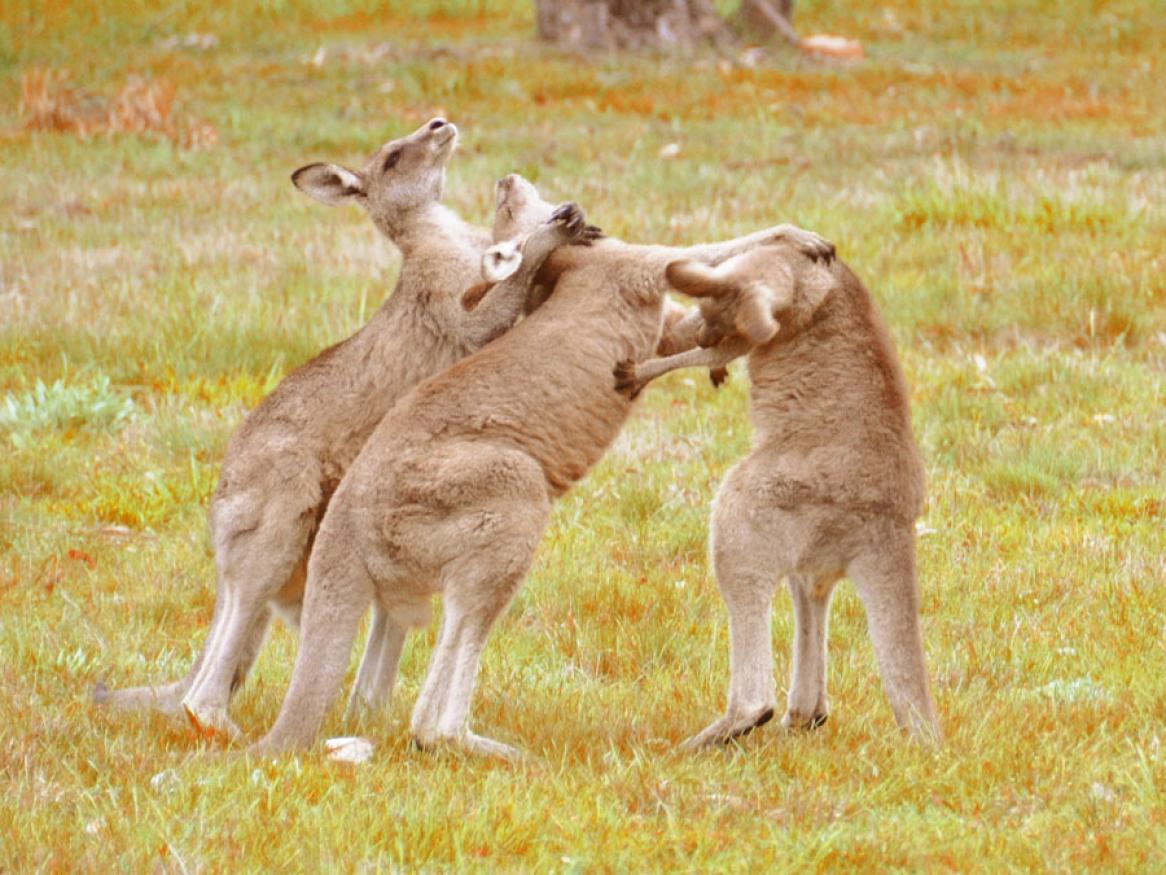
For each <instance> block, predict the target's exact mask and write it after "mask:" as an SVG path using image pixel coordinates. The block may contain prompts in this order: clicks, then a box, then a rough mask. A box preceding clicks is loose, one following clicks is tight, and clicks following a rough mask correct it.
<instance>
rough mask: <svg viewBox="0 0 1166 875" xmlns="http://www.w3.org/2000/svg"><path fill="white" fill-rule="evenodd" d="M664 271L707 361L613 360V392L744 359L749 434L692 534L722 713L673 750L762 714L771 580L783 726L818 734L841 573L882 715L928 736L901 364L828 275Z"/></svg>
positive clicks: (760, 258)
mask: <svg viewBox="0 0 1166 875" xmlns="http://www.w3.org/2000/svg"><path fill="white" fill-rule="evenodd" d="M666 273H667V277H668V280H669V282H671V283H672V285H673V286H674V287H675V288H676V289H678V290H679V291H681V292H683V293H684V294H686V295H690V296H693V297H696V298H698V299H699V300H700V310H701V313H702V317H703V320H704V325H703V326H702V327H701V330H700V342H701V343H702V344H703V345H705V346H710V345H711V348H709V349H694V350H690V351H687V352H683V353H680V354H678V355H674V356H670V357H667V358H662V359H652V360H650V361H647V362H644V363H642V364H639V365H636V364H633V362H632V360H625V361H623V362H621V363H620V364H619V365H618V366H617V368H616V381H617V388H619V389H620V390H621V391H623V392H625V393H626V394H627V395H628V396H629V397H634V396H635V395H636V394H637V393H638V392H639V391H640V390H641V389H642V388H643V387H644V386H645V385H646V384H647V383H648V382H649V381H650V380H652V379H655V378H656V377H658V376H660V375H661V374H664V373H667V372H668V371H670V370H674V369H676V368H684V367H694V366H699V367H720V366H724V365H726V364H728V363H729V362H730V361H732V360H733V359H735V358H737V357H738V356H741V355H746V354H748V356H749V358H748V362H749V375H750V378H751V380H752V390H751V396H750V399H751V406H752V418H753V426H754V439H753V450H752V451H751V452H750V454H749V455H748V456H746V457H745V459H743V460H742V461H741V462H739V463H737V465H735V466H734V467H733V468H732V469H731V470H730V471H729V473H728V474H727V475H726V477H725V479H724V482H723V483H722V484H721V487H720V488H719V489H718V490H717V494H716V498H715V499H714V500H713V512H712V523H711V526H710V544H711V553H712V558H713V565H714V569H715V572H716V578H717V585H718V587H719V588H720V590H721V594H722V596H723V597H724V600H725V604H726V605H727V607H728V610H729V629H730V642H731V660H730V665H731V680H730V684H729V704H728V709H727V711H726V713H725V715H724V716H723V717H722V718H720V719H719V720H717V721H716V722H714V723H713V724H712V725H710V726H709V727H707V728H706V729H705V730H703V731H702V732H700V733H699V734H697V735H695V736H693V737H692V738H690V739H689V740H688V741H686V742H685V745H686V746H687V747H688V748H690V749H696V748H703V747H707V746H711V745H716V744H721V743H724V742H726V741H728V740H730V739H733V738H736V737H738V736H741V735H744V734H745V733H747V732H749V731H750V730H752V729H753V728H755V727H757V726H760V725H762V724H764V723H766V722H767V721H769V720H770V719H771V718H772V717H773V714H774V710H775V703H776V696H775V690H774V680H773V657H772V652H771V636H770V613H771V609H772V601H773V595H774V589H775V587H776V585H777V583H778V581H779V580H780V579H781V578H782V577H785V578H786V581H787V585H788V587H789V591H790V594H791V595H792V596H793V603H794V621H795V632H794V653H793V679H792V683H791V686H790V692H789V703H788V709H787V711H786V714H785V718H784V721H783V722H784V724H785V725H786V726H787V727H789V728H795V729H797V728H813V727H817V726H820V725H821V724H822V723H823V722H825V720H826V717H827V714H828V712H829V700H828V698H827V695H826V631H827V623H828V619H829V612H830V596H831V594H832V592H833V590H834V586H835V584H836V583H837V582H838V581H839V579H841V578H842V577H843V576H849V577H851V578H852V579H853V580H854V582H855V584H856V585H857V587H858V592H859V595H860V597H861V598H862V601H863V605H864V607H865V609H866V614H867V625H868V628H869V631H870V636H871V639H872V641H873V643H874V649H875V655H876V657H877V660H878V664H879V669H880V672H881V674H882V677H883V684H884V686H885V688H886V690H887V694H888V696H889V698H890V700H891V707H892V709H893V710H894V713H895V718H896V720H897V721H898V723H899V725H900V726H902V727H905V728H907V729H908V730H909V731H910V732H911V733H912V734H913V735H914V736H915V737H917V738H920V739H933V740H935V741H938V740H939V737H940V732H939V726H938V723H937V721H936V716H935V705H934V703H933V702H932V698H931V691H930V688H929V684H928V678H927V670H926V667H925V665H924V657H923V641H922V636H921V634H920V629H919V591H918V584H917V582H916V574H915V525H914V521H915V518H916V517H917V516H918V515H919V512H920V510H921V508H922V504H923V495H924V484H923V465H922V462H921V460H920V457H919V452H918V450H917V449H916V446H915V440H914V437H913V436H912V434H911V411H910V407H909V403H908V391H907V386H906V382H905V381H904V379H903V373H902V369H901V368H900V366H899V361H898V358H897V357H896V355H895V350H894V346H893V344H892V342H891V339H890V335H889V334H888V332H887V329H886V327H885V325H884V324H883V321H882V318H881V316H880V315H879V313H878V310H877V308H876V307H875V304H874V302H873V300H872V299H871V296H870V294H869V292H867V290H866V288H865V287H864V286H863V284H862V283H861V282H860V281H859V279H858V278H857V277H856V276H855V275H854V274H853V273H852V272H851V271H850V269H849V268H848V267H846V266H845V265H844V264H842V263H841V262H835V263H833V265H829V266H826V265H822V264H815V263H813V262H811V261H810V260H809V259H806V258H801V257H799V256H798V254H797V253H796V252H795V251H793V250H792V249H791V248H790V247H788V246H784V245H782V246H767V247H763V248H759V249H755V250H753V251H750V252H748V253H745V254H743V255H740V256H738V257H736V258H732V259H729V260H728V261H726V262H724V263H723V264H721V265H720V266H719V267H716V268H713V269H710V268H708V267H706V266H705V265H702V264H698V263H696V262H693V261H678V262H675V263H673V264H670V265H668V268H667V272H666Z"/></svg>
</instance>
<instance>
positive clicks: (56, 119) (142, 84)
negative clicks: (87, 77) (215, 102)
mask: <svg viewBox="0 0 1166 875" xmlns="http://www.w3.org/2000/svg"><path fill="white" fill-rule="evenodd" d="M70 79H71V77H70V74H69V71H68V70H50V69H44V68H33V69H31V70H26V71H25V72H24V75H22V76H21V79H20V94H21V98H20V115H21V116H22V118H23V119H24V127H25V128H26V129H28V130H36V131H56V132H60V133H71V134H76V135H77V136H80V137H88V136H91V135H93V134H98V133H107V134H132V135H134V136H138V137H144V138H154V139H161V140H166V141H167V142H170V143H172V144H174V145H175V146H178V147H179V148H182V149H200V148H209V147H211V146H213V145H215V144H216V143H217V142H218V139H219V132H218V130H216V129H215V127H214V126H213V125H211V124H209V123H208V122H205V121H203V120H201V119H196V118H193V117H188V116H185V115H183V114H182V113H181V112H179V111H178V108H179V105H178V104H177V103H176V100H175V98H176V96H177V93H178V88H177V86H176V85H174V83H173V82H170V81H168V80H165V79H159V80H151V79H143V78H142V77H140V76H131V77H130V78H129V79H127V80H126V82H125V84H124V85H123V86H122V87H121V88H120V89H119V90H118V92H117V94H116V95H115V96H114V97H113V98H105V97H102V96H100V95H95V94H91V93H89V92H87V91H84V90H82V89H80V88H77V87H76V86H74V85H73V84H72V82H71V81H70Z"/></svg>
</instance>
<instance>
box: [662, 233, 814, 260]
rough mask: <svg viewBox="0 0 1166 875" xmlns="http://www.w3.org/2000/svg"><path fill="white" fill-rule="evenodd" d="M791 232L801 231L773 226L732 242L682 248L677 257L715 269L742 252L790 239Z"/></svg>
mask: <svg viewBox="0 0 1166 875" xmlns="http://www.w3.org/2000/svg"><path fill="white" fill-rule="evenodd" d="M793 232H797V233H799V234H800V233H801V229H800V228H797V227H795V226H794V225H786V224H782V225H775V226H774V227H772V228H766V229H765V230H763V231H754V232H753V233H752V234H746V235H745V236H744V237H736V238H734V239H732V240H722V241H721V242H719V243H699V244H697V245H695V246H686V247H682V248H681V249H679V250H678V251H679V257H680V258H688V259H692V260H693V261H700V262H703V263H705V264H707V265H710V266H712V267H716V266H717V265H718V264H720V263H721V262H722V261H728V260H729V259H730V258H733V257H734V256H736V255H741V254H742V253H744V252H749V251H750V250H752V249H756V248H757V247H758V246H767V245H770V244H773V243H777V242H778V241H781V240H787V239H790V238H791V237H792V236H793Z"/></svg>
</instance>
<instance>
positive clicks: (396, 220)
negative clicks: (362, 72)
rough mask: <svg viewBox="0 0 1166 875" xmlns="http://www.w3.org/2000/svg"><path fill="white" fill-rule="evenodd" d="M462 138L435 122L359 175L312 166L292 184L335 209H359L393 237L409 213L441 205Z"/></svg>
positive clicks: (383, 152) (380, 153) (381, 152)
mask: <svg viewBox="0 0 1166 875" xmlns="http://www.w3.org/2000/svg"><path fill="white" fill-rule="evenodd" d="M457 136H458V131H457V127H455V126H454V125H452V124H450V123H449V122H447V121H446V120H445V119H440V118H435V119H433V120H431V121H428V122H426V123H425V124H424V125H422V126H421V127H420V128H418V129H417V130H416V131H414V132H413V133H411V134H409V136H407V137H401V138H400V139H397V140H391V141H389V142H388V143H385V144H384V145H383V146H381V147H380V148H379V149H378V150H377V151H376V153H375V154H374V155H373V156H372V158H370V159H369V160H368V162H367V163H366V164H365V165H364V167H363V168H362V169H360V170H351V169H349V168H347V167H343V166H341V165H339V164H323V163H316V164H308V165H307V166H305V167H301V168H300V169H299V170H297V171H296V172H295V173H293V174H292V182H293V183H294V184H295V186H296V188H298V189H299V190H300V191H302V192H303V193H304V194H306V195H308V196H309V197H312V198H315V199H316V200H318V201H320V202H321V203H325V204H329V205H330V206H335V205H336V204H343V203H356V204H359V205H360V206H362V207H363V208H364V209H365V210H366V211H367V212H368V214H369V216H371V217H372V220H373V222H375V223H376V225H377V227H378V228H380V229H381V230H382V231H384V232H385V233H386V234H388V235H389V236H390V237H391V236H393V233H394V231H395V229H396V228H397V227H398V226H399V224H400V222H401V221H402V220H403V219H404V218H405V217H406V216H407V215H408V214H409V212H411V211H412V210H415V209H417V208H418V207H423V206H427V205H429V204H435V203H437V202H438V201H440V200H441V197H442V195H443V194H444V193H445V167H446V164H448V163H449V158H450V155H452V154H453V150H454V147H455V146H456V145H457Z"/></svg>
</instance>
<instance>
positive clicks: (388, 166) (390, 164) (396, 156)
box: [381, 149, 401, 173]
mask: <svg viewBox="0 0 1166 875" xmlns="http://www.w3.org/2000/svg"><path fill="white" fill-rule="evenodd" d="M400 160H401V150H400V149H394V150H393V151H392V152H390V153H389V154H388V155H387V156H385V165H384V167H382V168H381V172H382V173H388V172H389V171H390V170H392V169H393V168H394V167H396V166H397V162H399V161H400Z"/></svg>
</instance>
